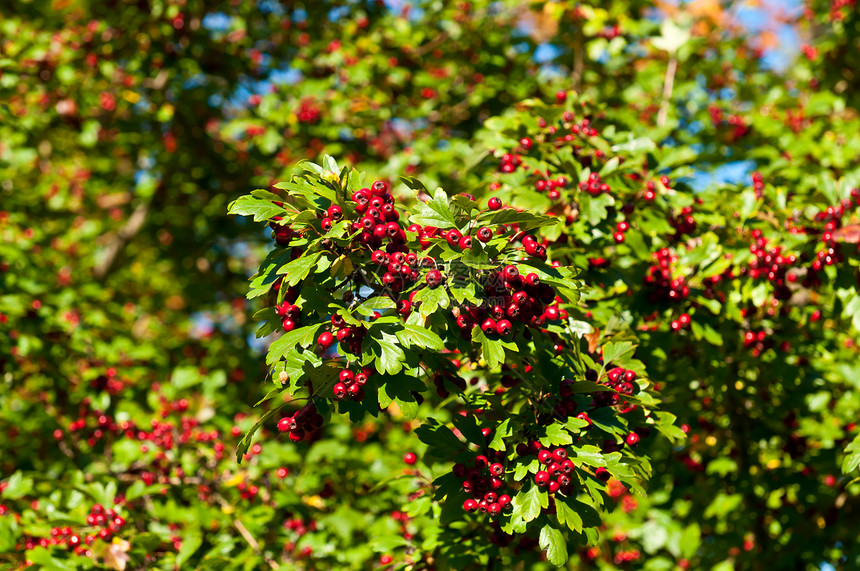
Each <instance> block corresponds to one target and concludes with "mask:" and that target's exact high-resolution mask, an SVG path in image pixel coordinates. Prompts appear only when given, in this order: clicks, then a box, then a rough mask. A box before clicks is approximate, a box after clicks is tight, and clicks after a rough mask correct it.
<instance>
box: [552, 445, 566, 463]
mask: <svg viewBox="0 0 860 571" xmlns="http://www.w3.org/2000/svg"><path fill="white" fill-rule="evenodd" d="M552 459H553V460H555V461H556V462H558V463H561V462H564V461H565V460H566V459H567V450H565V449H564V448H556V449H555V450H553V451H552Z"/></svg>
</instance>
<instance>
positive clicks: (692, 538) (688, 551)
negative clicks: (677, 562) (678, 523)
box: [679, 522, 702, 559]
mask: <svg viewBox="0 0 860 571" xmlns="http://www.w3.org/2000/svg"><path fill="white" fill-rule="evenodd" d="M679 543H680V552H681V556H682V557H686V558H688V559H689V558H691V557H693V556H694V555H695V554H696V551H698V549H699V545H701V544H702V531H701V528H700V527H699V524H698V523H696V522H689V523H687V524H686V525H685V526H684V533H683V534H682V535H681V540H680V542H679Z"/></svg>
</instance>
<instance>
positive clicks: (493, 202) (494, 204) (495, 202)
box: [487, 196, 502, 210]
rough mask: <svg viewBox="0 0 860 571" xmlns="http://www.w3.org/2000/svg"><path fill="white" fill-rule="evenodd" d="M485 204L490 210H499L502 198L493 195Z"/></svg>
mask: <svg viewBox="0 0 860 571" xmlns="http://www.w3.org/2000/svg"><path fill="white" fill-rule="evenodd" d="M487 206H489V208H490V210H499V209H501V208H502V199H500V198H498V197H496V196H493V197H491V198H490V200H489V202H488V203H487Z"/></svg>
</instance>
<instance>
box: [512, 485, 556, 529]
mask: <svg viewBox="0 0 860 571" xmlns="http://www.w3.org/2000/svg"><path fill="white" fill-rule="evenodd" d="M511 503H512V505H513V506H514V509H513V511H512V512H511V525H512V527H513V529H514V530H515V531H517V532H518V533H522V532H523V531H525V528H526V525H525V524H527V523H528V522H530V521H532V520H534V519H535V518H537V516H539V515H540V511H541V508H545V507H547V506H549V497H548V496H547V494H545V493H543V492H542V491H541V489H540V488H538V487H537V486H536V485H534V484H532V485H530V486H529V487H528V489H522V490H520V491H519V492H518V493H517V495H516V496H514V499H513V501H512V502H511Z"/></svg>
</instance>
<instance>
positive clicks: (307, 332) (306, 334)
mask: <svg viewBox="0 0 860 571" xmlns="http://www.w3.org/2000/svg"><path fill="white" fill-rule="evenodd" d="M323 325H325V324H324V323H315V324H314V325H308V326H306V327H299V328H298V329H293V330H292V331H290V332H289V333H284V334H283V335H281V336H280V337H279V338H278V339H277V340H276V341H275V342H273V343H272V344H271V345H269V353H268V354H267V355H266V364H267V365H270V366H271V365H273V364H274V363H276V362H277V361H278V360H280V359H281V358H282V357H284V356H285V355H286V354H287V353H288V352H290V351H292V350H293V349H295V348H296V345H299V346H301V347H308V346H310V345H311V343H313V342H314V341H315V340H316V338H317V332H318V331H319V330H320V328H322V326H323Z"/></svg>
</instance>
